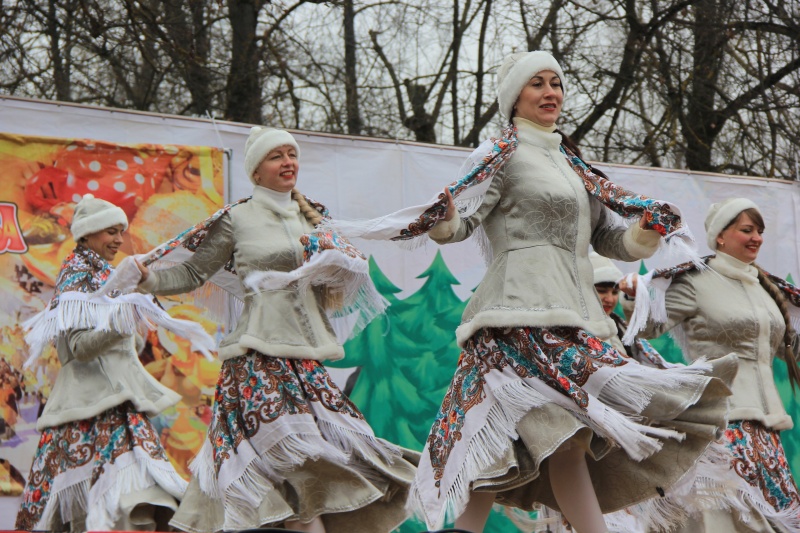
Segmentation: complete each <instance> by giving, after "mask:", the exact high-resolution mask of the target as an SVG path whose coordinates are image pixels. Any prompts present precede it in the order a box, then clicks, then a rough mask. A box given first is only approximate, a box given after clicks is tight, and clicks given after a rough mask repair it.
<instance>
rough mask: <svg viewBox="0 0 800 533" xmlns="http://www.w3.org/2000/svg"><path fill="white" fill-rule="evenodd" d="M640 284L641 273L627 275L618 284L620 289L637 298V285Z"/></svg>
mask: <svg viewBox="0 0 800 533" xmlns="http://www.w3.org/2000/svg"><path fill="white" fill-rule="evenodd" d="M629 277H630V280H631V281H630V283H628V278H629ZM638 284H639V274H632V275H630V276H625V277H624V278H622V279H621V280H620V282H619V283H618V284H617V286H618V287H619V290H621V291H622V292H624V293H625V294H627V295H628V296H630V297H631V298H636V286H637V285H638Z"/></svg>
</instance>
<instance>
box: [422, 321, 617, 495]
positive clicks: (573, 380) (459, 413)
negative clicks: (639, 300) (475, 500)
mask: <svg viewBox="0 0 800 533" xmlns="http://www.w3.org/2000/svg"><path fill="white" fill-rule="evenodd" d="M629 361H630V359H628V358H627V357H624V356H622V355H620V354H619V353H618V352H617V351H616V350H614V349H613V348H612V347H611V346H610V345H608V344H606V343H604V342H602V341H600V340H598V339H597V338H596V337H594V336H592V335H590V334H589V333H587V332H586V331H584V330H582V329H580V328H550V329H542V328H530V327H522V328H513V329H510V330H492V329H484V330H481V332H480V333H479V334H477V335H475V336H474V337H473V338H472V339H471V340H470V342H469V343H468V344H467V346H465V347H464V351H463V352H462V353H461V357H460V359H459V361H458V367H457V369H456V372H455V375H454V376H453V380H452V382H451V384H450V388H449V389H448V391H447V394H446V395H445V398H444V400H443V402H442V406H441V407H440V409H439V413H438V414H437V416H436V419H435V421H434V423H433V426H432V428H431V433H430V435H429V436H428V439H427V444H428V451H429V453H430V456H431V464H432V466H433V469H434V478H435V479H436V480H437V486H439V482H440V480H441V478H442V475H443V473H444V469H445V467H446V466H447V462H448V457H449V455H450V452H451V451H452V449H453V446H454V445H455V444H456V442H458V441H459V440H460V439H461V429H462V428H463V426H464V423H465V420H466V416H467V413H468V412H469V411H470V409H472V408H473V407H475V406H476V405H478V404H480V403H481V402H483V401H484V400H485V399H486V397H487V394H486V391H485V387H486V386H487V384H486V381H485V375H486V374H487V373H489V372H490V371H492V370H499V371H504V370H505V369H506V368H508V369H509V370H511V371H513V372H514V373H515V374H516V375H517V376H519V377H520V378H538V379H540V380H542V381H543V382H544V383H546V384H547V386H549V387H550V388H552V389H553V390H555V391H557V392H558V393H560V394H563V395H564V396H565V397H567V398H569V399H570V400H571V401H572V402H574V403H575V405H576V407H578V408H580V409H586V408H587V407H588V405H589V401H590V400H589V395H588V393H587V392H586V391H585V390H584V389H583V386H584V385H585V384H586V382H587V381H588V380H589V378H590V377H591V376H592V374H594V373H595V372H596V371H597V369H598V368H600V367H601V366H605V367H620V366H623V365H626V364H628V362H629Z"/></svg>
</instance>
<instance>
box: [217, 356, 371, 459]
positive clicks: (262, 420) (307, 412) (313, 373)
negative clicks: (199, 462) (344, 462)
mask: <svg viewBox="0 0 800 533" xmlns="http://www.w3.org/2000/svg"><path fill="white" fill-rule="evenodd" d="M317 407H320V408H323V409H325V410H327V411H329V412H331V413H338V414H341V415H344V416H348V417H351V418H352V419H353V420H354V421H358V422H359V423H363V424H364V426H365V427H364V428H363V429H364V434H365V435H371V433H372V431H371V430H370V429H369V427H368V426H366V422H365V421H364V416H363V415H362V414H361V412H360V411H359V410H358V408H357V407H356V406H355V404H353V403H352V402H351V401H350V399H349V398H348V397H347V396H345V395H344V394H343V393H342V391H341V390H340V389H339V387H337V386H336V384H334V383H333V381H332V380H331V377H330V375H329V374H328V372H327V370H326V369H325V367H324V366H323V365H322V364H320V363H319V362H317V361H314V360H313V359H284V358H279V357H267V356H261V355H259V354H256V353H252V354H251V355H249V356H245V357H236V358H233V359H229V360H227V361H225V362H224V363H223V365H222V371H221V372H220V376H219V380H218V381H217V388H216V392H215V394H214V407H213V414H212V424H211V426H210V427H209V432H208V439H209V440H210V441H211V442H212V443H213V445H214V466H215V470H216V473H217V474H219V471H220V468H221V466H222V464H223V463H224V462H225V461H226V460H228V459H230V458H231V455H233V454H236V453H237V452H238V447H239V446H240V445H241V443H242V442H243V441H245V440H248V439H251V438H253V437H254V436H255V435H256V434H258V433H259V432H261V431H265V430H266V428H265V427H264V426H267V425H269V424H275V423H276V422H277V423H278V424H279V423H280V422H279V421H280V419H281V418H282V417H291V416H298V415H301V416H309V417H313V416H314V410H315V408H317Z"/></svg>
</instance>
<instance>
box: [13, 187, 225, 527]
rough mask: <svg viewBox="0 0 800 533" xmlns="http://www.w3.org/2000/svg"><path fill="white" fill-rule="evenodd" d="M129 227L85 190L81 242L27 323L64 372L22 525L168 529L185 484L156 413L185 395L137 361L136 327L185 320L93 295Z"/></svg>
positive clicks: (137, 302)
mask: <svg viewBox="0 0 800 533" xmlns="http://www.w3.org/2000/svg"><path fill="white" fill-rule="evenodd" d="M127 228H128V219H127V217H126V216H125V213H124V212H123V211H122V209H120V208H119V207H117V206H115V205H113V204H111V203H109V202H106V201H105V200H101V199H98V198H94V197H92V196H91V195H86V196H84V197H83V199H82V200H81V201H80V202H79V203H78V205H77V207H76V209H75V216H74V218H73V220H72V226H71V228H70V229H71V231H72V236H73V237H74V239H75V241H76V242H77V246H76V247H75V249H74V250H73V251H72V253H71V254H70V255H69V256H67V258H66V259H65V260H64V263H63V264H62V265H61V271H60V272H59V275H58V279H57V281H56V292H55V295H54V297H53V299H52V300H51V302H50V304H49V305H48V307H47V309H45V311H43V312H42V313H41V314H39V315H37V317H35V318H34V319H33V320H32V321H31V322H30V323H29V324H27V325H28V326H29V327H30V329H31V331H30V333H29V334H28V336H27V337H26V340H27V341H28V343H29V344H31V346H32V352H33V354H32V357H34V358H35V357H36V356H38V352H39V351H40V350H41V348H42V346H43V345H44V344H45V343H46V342H49V341H50V340H52V339H53V337H56V348H57V352H58V359H59V361H60V362H61V370H59V373H58V378H57V379H56V383H55V385H54V386H53V392H52V394H51V395H50V398H49V400H48V402H47V405H46V407H45V408H44V411H43V412H42V415H41V417H40V418H39V420H38V422H37V424H36V428H37V429H38V430H39V431H41V432H42V436H41V438H40V440H39V446H38V448H37V449H36V455H35V456H34V459H33V465H32V466H31V471H30V475H29V476H28V484H27V485H26V487H25V492H24V495H23V503H22V505H21V506H20V510H19V513H18V514H17V522H16V528H17V529H22V530H27V531H33V530H47V531H87V530H90V531H91V530H100V531H102V530H112V529H122V530H135V529H141V530H153V529H154V528H156V529H157V528H164V527H167V524H168V522H169V519H170V517H171V516H172V514H173V512H174V511H175V509H176V508H177V507H178V502H177V500H180V498H181V496H182V495H183V493H184V491H185V490H186V482H185V481H184V480H183V479H182V478H181V477H180V476H179V475H178V473H177V472H176V471H175V469H174V468H173V466H172V464H170V462H169V459H168V458H167V456H166V454H165V453H164V449H163V447H162V446H161V441H160V440H159V437H158V432H157V431H156V429H155V428H154V427H153V425H152V424H151V423H150V420H149V419H148V416H154V415H156V414H158V413H159V412H161V411H163V410H164V409H166V408H167V407H170V406H172V405H174V404H176V403H177V402H178V401H179V400H180V396H179V395H178V394H176V393H175V392H173V391H171V390H169V389H167V388H166V387H164V386H163V385H161V384H160V383H159V382H158V381H157V380H156V379H154V378H153V377H152V376H150V374H149V373H148V372H147V371H146V370H145V369H144V367H143V366H142V364H141V363H140V362H139V359H138V353H139V349H140V348H141V346H142V345H143V340H142V337H141V336H139V334H138V333H137V331H136V330H137V328H138V327H140V326H142V325H143V324H144V320H145V319H144V318H143V317H144V316H146V317H147V320H148V321H151V322H152V321H156V322H159V323H161V325H165V326H168V324H169V323H172V325H173V326H180V323H179V322H177V321H171V319H170V318H169V317H168V315H166V313H164V312H163V310H161V309H160V308H159V307H157V306H156V305H155V304H154V303H153V301H152V297H146V296H144V295H131V296H126V297H119V298H113V299H106V300H99V301H95V300H93V299H92V296H93V293H94V292H95V291H97V290H98V289H99V288H100V287H101V286H102V285H103V283H104V282H105V281H106V279H107V278H108V276H109V275H110V273H111V272H112V270H113V267H112V266H111V264H110V261H112V260H113V259H114V257H115V256H116V254H117V251H118V250H119V247H120V245H121V244H122V242H123V241H122V234H123V232H124V231H125V230H126V229H127ZM168 327H169V326H168ZM183 327H188V329H189V330H192V331H194V332H195V334H197V335H199V336H200V337H202V333H200V332H198V331H196V328H192V327H190V326H188V325H187V324H183ZM206 337H208V336H207V335H206ZM206 340H207V342H208V344H209V345H213V341H212V339H211V338H210V337H208V338H207V339H206Z"/></svg>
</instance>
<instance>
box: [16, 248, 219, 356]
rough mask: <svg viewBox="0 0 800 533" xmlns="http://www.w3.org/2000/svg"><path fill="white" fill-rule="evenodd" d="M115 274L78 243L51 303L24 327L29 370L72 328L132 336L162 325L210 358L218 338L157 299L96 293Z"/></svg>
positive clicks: (133, 294)
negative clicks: (177, 315) (171, 312)
mask: <svg viewBox="0 0 800 533" xmlns="http://www.w3.org/2000/svg"><path fill="white" fill-rule="evenodd" d="M113 272H114V267H112V266H111V264H110V263H109V262H108V261H106V260H105V259H103V258H102V257H100V255H99V254H98V253H96V252H94V251H92V250H90V249H89V248H86V247H85V246H83V245H80V244H79V245H78V246H77V247H76V248H75V249H74V250H73V251H72V253H70V254H69V255H68V256H67V257H66V259H64V262H63V263H62V264H61V270H60V271H59V273H58V278H57V279H56V288H55V293H54V294H53V297H52V298H51V300H50V302H49V303H48V305H47V306H46V307H45V309H44V310H42V311H41V312H40V313H38V314H36V315H35V316H34V317H32V318H31V319H29V320H27V321H26V322H25V323H24V324H23V327H24V328H25V329H26V330H27V334H26V336H25V341H26V342H27V343H28V345H29V346H30V356H29V358H28V360H27V361H26V362H25V366H26V367H29V366H30V365H32V364H33V362H34V361H36V359H37V358H38V357H39V355H40V354H41V353H42V350H43V349H44V347H45V346H46V345H47V344H49V343H51V342H53V341H54V340H55V339H56V338H57V337H58V336H59V335H62V334H64V333H66V332H68V331H70V330H73V329H94V330H100V331H116V332H118V333H119V334H120V335H133V334H134V333H137V332H138V333H143V332H144V330H146V329H148V328H149V329H155V328H156V327H157V326H162V327H164V328H166V329H169V330H170V331H173V332H175V333H176V334H178V335H181V336H182V337H186V338H187V339H189V340H190V341H192V344H193V346H194V347H195V348H196V349H197V350H199V351H201V352H203V354H205V355H206V356H207V357H209V358H210V357H211V354H210V351H211V350H213V349H214V346H215V342H214V339H212V338H211V336H210V335H208V333H206V332H205V331H204V330H203V328H202V327H200V326H199V325H198V324H195V323H194V322H189V321H187V320H178V319H174V318H172V317H171V316H170V315H169V314H168V313H167V312H166V311H165V310H164V309H163V308H162V307H161V306H160V305H159V303H158V301H157V300H156V299H155V298H153V297H151V296H147V295H144V294H139V293H131V294H124V295H121V294H120V292H119V291H111V292H110V293H109V294H108V295H107V296H99V295H98V292H97V291H98V290H100V289H101V287H103V286H104V285H105V283H106V281H107V280H108V279H109V278H110V277H111V275H112V273H113Z"/></svg>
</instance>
